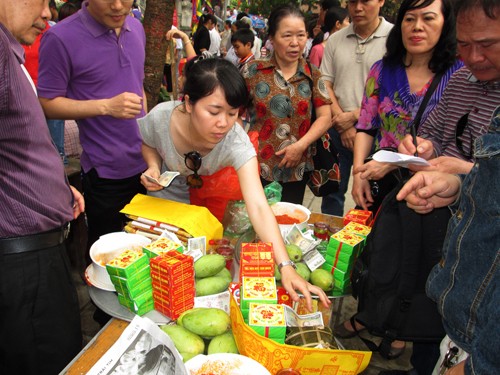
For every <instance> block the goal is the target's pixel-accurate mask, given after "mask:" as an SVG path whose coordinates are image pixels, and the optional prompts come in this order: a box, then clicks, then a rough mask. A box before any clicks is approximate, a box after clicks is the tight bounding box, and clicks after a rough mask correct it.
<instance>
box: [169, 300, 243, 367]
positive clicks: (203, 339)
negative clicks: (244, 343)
mask: <svg viewBox="0 0 500 375" xmlns="http://www.w3.org/2000/svg"><path fill="white" fill-rule="evenodd" d="M160 328H161V329H162V330H163V331H164V332H165V333H166V334H167V335H168V336H169V337H170V339H171V340H172V341H173V342H174V345H175V347H176V348H177V350H178V351H179V353H180V354H181V355H182V359H183V360H184V362H186V361H188V360H189V359H191V358H193V357H195V356H197V355H198V354H214V353H236V354H238V347H237V346H236V342H235V340H234V336H233V333H232V331H231V320H230V318H229V315H228V314H227V313H226V312H225V311H224V310H221V309H216V308H211V307H195V308H193V309H190V310H187V311H185V312H184V313H182V314H181V315H180V316H179V318H178V319H177V324H172V325H164V326H161V327H160Z"/></svg>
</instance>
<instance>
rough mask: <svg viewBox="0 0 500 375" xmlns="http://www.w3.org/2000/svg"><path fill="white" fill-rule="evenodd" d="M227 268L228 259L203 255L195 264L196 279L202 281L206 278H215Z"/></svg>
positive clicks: (218, 255) (214, 255)
mask: <svg viewBox="0 0 500 375" xmlns="http://www.w3.org/2000/svg"><path fill="white" fill-rule="evenodd" d="M225 266H226V259H225V258H224V257H223V256H222V255H220V254H207V255H203V256H202V257H201V258H200V259H198V260H197V261H196V262H194V273H195V277H197V278H198V279H202V278H204V277H210V276H214V275H216V274H217V273H219V272H220V271H221V270H222V269H223V268H224V267H225Z"/></svg>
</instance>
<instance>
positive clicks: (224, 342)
mask: <svg viewBox="0 0 500 375" xmlns="http://www.w3.org/2000/svg"><path fill="white" fill-rule="evenodd" d="M215 353H235V354H239V351H238V347H237V346H236V341H235V340H234V336H233V332H232V331H227V332H225V333H223V334H222V335H218V336H215V337H214V338H213V339H212V340H210V343H209V344H208V351H207V354H215Z"/></svg>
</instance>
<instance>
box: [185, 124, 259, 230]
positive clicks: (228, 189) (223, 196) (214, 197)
mask: <svg viewBox="0 0 500 375" xmlns="http://www.w3.org/2000/svg"><path fill="white" fill-rule="evenodd" d="M248 136H249V137H250V141H251V142H252V144H253V145H254V147H255V149H257V148H258V142H259V139H258V133H257V132H249V133H248ZM201 178H202V179H203V187H201V188H200V189H191V188H190V189H189V196H190V201H191V204H194V205H196V206H203V207H206V208H208V210H209V211H210V212H211V213H212V215H214V216H215V217H216V218H217V219H218V220H219V221H220V222H222V219H223V218H224V211H226V206H227V204H228V203H229V201H232V200H237V201H238V200H242V199H243V195H242V194H241V189H240V182H239V179H238V175H237V174H236V170H235V169H234V168H233V167H225V168H223V169H221V170H220V171H217V172H215V173H214V174H212V175H210V176H201Z"/></svg>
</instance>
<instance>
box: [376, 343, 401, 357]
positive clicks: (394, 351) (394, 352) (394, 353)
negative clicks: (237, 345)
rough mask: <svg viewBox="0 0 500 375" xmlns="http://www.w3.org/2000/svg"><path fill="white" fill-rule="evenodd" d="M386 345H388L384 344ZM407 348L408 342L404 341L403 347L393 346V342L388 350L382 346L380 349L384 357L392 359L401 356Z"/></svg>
mask: <svg viewBox="0 0 500 375" xmlns="http://www.w3.org/2000/svg"><path fill="white" fill-rule="evenodd" d="M384 347H386V346H385V345H384ZM405 350H406V343H404V345H403V346H402V347H401V348H395V347H394V346H392V343H391V346H390V348H389V351H387V349H386V350H384V348H383V347H382V346H381V347H380V349H379V353H380V355H381V356H382V357H383V358H385V359H388V360H391V359H396V358H399V357H401V355H402V354H403V353H404V352H405Z"/></svg>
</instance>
